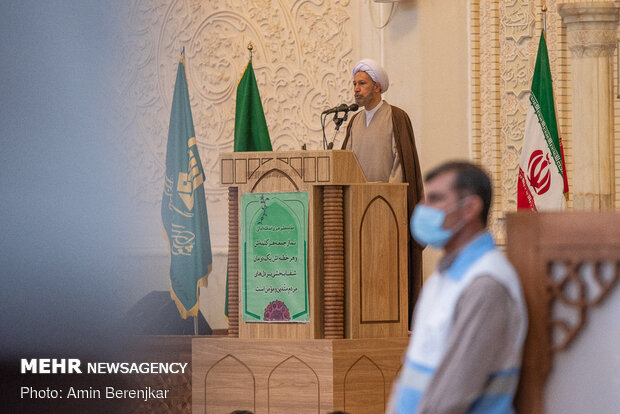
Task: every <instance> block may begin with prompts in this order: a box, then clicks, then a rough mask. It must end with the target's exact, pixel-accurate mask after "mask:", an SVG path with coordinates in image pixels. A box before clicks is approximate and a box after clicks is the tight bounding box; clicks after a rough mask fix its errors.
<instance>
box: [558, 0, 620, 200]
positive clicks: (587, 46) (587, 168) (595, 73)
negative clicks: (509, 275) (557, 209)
mask: <svg viewBox="0 0 620 414" xmlns="http://www.w3.org/2000/svg"><path fill="white" fill-rule="evenodd" d="M558 11H559V13H560V15H561V16H562V18H563V20H564V24H565V25H566V28H567V39H568V48H569V49H570V51H571V66H572V139H573V162H574V168H573V171H574V174H573V177H572V183H571V192H572V195H573V207H574V209H575V210H611V209H613V203H614V159H613V157H614V151H613V140H614V125H613V98H614V96H613V72H612V71H613V62H612V57H613V55H614V50H615V48H616V37H617V35H616V26H617V24H618V9H617V7H616V6H615V4H614V2H610V1H609V2H591V3H585V2H584V3H565V4H560V5H559V7H558Z"/></svg>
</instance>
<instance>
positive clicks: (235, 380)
mask: <svg viewBox="0 0 620 414" xmlns="http://www.w3.org/2000/svg"><path fill="white" fill-rule="evenodd" d="M223 376H225V377H226V378H227V379H228V380H229V381H221V378H222V377H223ZM201 383H204V395H205V409H204V412H205V413H218V414H219V413H221V414H228V413H229V412H230V411H231V410H230V402H229V401H231V400H234V401H235V405H236V407H238V408H235V409H238V410H249V411H254V410H255V409H256V380H255V378H254V375H253V373H252V372H251V371H250V369H249V368H248V367H247V365H245V364H244V363H243V362H242V361H240V360H239V359H237V358H235V357H234V356H232V355H226V356H225V357H223V358H222V359H221V360H219V361H217V362H216V363H215V364H213V366H211V367H210V369H209V370H208V371H207V373H206V375H205V377H204V380H203V381H201Z"/></svg>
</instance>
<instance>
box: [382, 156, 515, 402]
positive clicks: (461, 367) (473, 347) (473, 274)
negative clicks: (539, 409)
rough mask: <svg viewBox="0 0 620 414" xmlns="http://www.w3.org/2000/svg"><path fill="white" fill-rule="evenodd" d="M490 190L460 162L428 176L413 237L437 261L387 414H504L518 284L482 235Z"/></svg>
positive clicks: (510, 385)
mask: <svg viewBox="0 0 620 414" xmlns="http://www.w3.org/2000/svg"><path fill="white" fill-rule="evenodd" d="M491 198H492V190H491V181H490V179H489V177H488V175H487V174H486V173H485V172H484V171H483V170H482V169H481V168H479V167H477V166H475V165H473V164H471V163H468V162H450V163H446V164H443V165H441V166H439V167H437V168H435V169H434V170H432V171H430V172H429V173H428V174H427V176H426V180H425V199H424V201H423V202H422V203H420V204H418V205H417V206H416V208H415V210H414V213H413V216H412V218H411V223H410V225H411V232H412V235H413V237H414V238H415V239H416V240H417V241H418V242H419V243H421V244H423V245H430V246H432V247H434V248H441V249H443V250H444V252H445V255H444V257H443V258H442V259H441V260H440V261H439V263H438V266H437V269H436V271H435V272H434V273H433V274H432V275H431V276H430V277H429V279H428V280H427V281H426V283H425V284H424V287H423V289H422V293H421V296H420V299H419V300H418V303H417V304H416V309H415V313H414V322H413V332H412V336H411V340H410V342H409V347H408V349H407V354H406V358H405V362H404V364H403V367H402V369H401V371H400V374H399V377H398V379H397V380H396V382H395V383H394V387H393V390H392V397H391V400H390V405H389V409H388V412H389V413H398V414H403V413H433V414H438V413H491V412H492V413H513V412H514V409H513V407H512V401H513V397H514V394H515V392H516V388H517V384H518V380H519V372H520V367H521V352H522V346H523V342H524V339H525V334H526V331H527V311H526V307H525V302H524V299H523V294H522V291H521V285H520V282H519V279H518V276H517V274H516V272H515V270H514V268H513V267H512V265H511V264H510V263H509V262H508V260H507V259H506V258H505V257H504V255H503V254H502V253H501V252H500V251H499V250H498V249H497V248H496V247H495V243H494V241H493V237H492V236H491V234H490V233H489V232H488V231H487V230H486V226H487V220H488V214H489V209H490V206H491Z"/></svg>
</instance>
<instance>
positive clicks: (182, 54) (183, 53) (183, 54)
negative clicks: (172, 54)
mask: <svg viewBox="0 0 620 414" xmlns="http://www.w3.org/2000/svg"><path fill="white" fill-rule="evenodd" d="M181 56H183V57H185V46H181Z"/></svg>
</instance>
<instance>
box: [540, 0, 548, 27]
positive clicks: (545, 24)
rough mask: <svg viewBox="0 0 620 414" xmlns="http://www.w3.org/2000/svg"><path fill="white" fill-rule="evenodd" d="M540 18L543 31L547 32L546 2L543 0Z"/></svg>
mask: <svg viewBox="0 0 620 414" xmlns="http://www.w3.org/2000/svg"><path fill="white" fill-rule="evenodd" d="M541 10H542V18H543V32H545V33H547V4H546V3H545V1H544V0H543V2H542V8H541Z"/></svg>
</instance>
